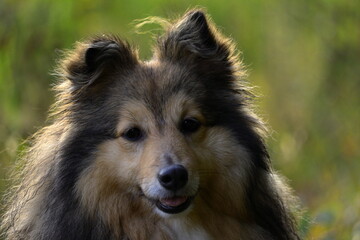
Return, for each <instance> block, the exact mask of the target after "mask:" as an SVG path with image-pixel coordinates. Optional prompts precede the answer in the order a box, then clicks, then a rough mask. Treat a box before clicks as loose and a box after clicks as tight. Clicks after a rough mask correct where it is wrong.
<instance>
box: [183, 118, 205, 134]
mask: <svg viewBox="0 0 360 240" xmlns="http://www.w3.org/2000/svg"><path fill="white" fill-rule="evenodd" d="M200 125H201V123H200V122H199V120H197V119H196V118H185V119H184V120H183V121H182V123H181V126H180V130H181V131H182V132H183V133H193V132H196V131H197V130H198V129H199V128H200Z"/></svg>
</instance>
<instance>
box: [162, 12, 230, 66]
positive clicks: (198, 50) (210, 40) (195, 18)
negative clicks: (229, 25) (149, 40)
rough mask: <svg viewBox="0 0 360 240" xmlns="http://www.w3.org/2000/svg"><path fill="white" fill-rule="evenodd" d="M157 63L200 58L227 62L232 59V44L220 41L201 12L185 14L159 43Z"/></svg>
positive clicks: (223, 39) (223, 38)
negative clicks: (166, 60) (158, 61)
mask: <svg viewBox="0 0 360 240" xmlns="http://www.w3.org/2000/svg"><path fill="white" fill-rule="evenodd" d="M158 46H159V49H158V51H157V53H156V54H157V57H158V58H159V59H170V60H180V59H183V58H187V59H188V58H193V59H194V58H195V59H196V58H202V59H213V60H217V61H227V60H229V58H230V57H231V56H232V55H233V49H234V48H233V46H232V44H231V41H230V40H229V39H227V38H225V37H223V36H222V35H221V34H220V33H219V32H218V31H217V29H216V28H215V26H214V25H213V24H212V23H211V21H209V19H208V18H207V17H206V15H205V13H204V12H202V11H201V10H192V11H189V12H188V13H186V14H185V15H184V16H183V17H182V18H181V19H180V20H179V21H178V22H176V23H175V24H174V25H172V27H170V28H169V29H168V31H167V32H166V34H165V35H164V36H162V37H161V38H160V39H159V41H158Z"/></svg>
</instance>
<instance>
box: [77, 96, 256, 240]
mask: <svg viewBox="0 0 360 240" xmlns="http://www.w3.org/2000/svg"><path fill="white" fill-rule="evenodd" d="M165 109H166V110H165V111H166V112H165V114H164V115H165V116H166V119H165V122H166V123H168V124H167V125H166V126H163V127H164V129H163V130H162V131H160V129H158V127H157V126H156V123H155V120H154V116H153V115H152V113H151V112H149V111H148V110H147V108H146V106H144V104H143V103H141V102H140V101H137V102H135V101H133V102H128V103H127V104H126V105H125V106H124V107H123V108H122V110H121V112H120V113H119V114H120V115H121V118H120V119H121V121H120V122H119V124H118V127H117V132H118V135H119V136H120V135H121V134H122V132H123V131H125V129H126V128H127V127H129V126H133V125H135V126H139V127H141V128H142V129H144V130H145V131H146V134H147V140H145V142H144V143H141V144H137V143H131V142H128V141H126V140H125V139H123V138H120V137H119V138H117V139H115V140H110V141H107V142H105V143H103V144H102V145H101V146H99V148H98V153H97V158H96V161H95V164H93V165H91V166H90V167H89V168H88V169H87V170H86V171H85V172H84V173H83V174H82V175H81V177H80V178H79V181H78V182H77V191H78V194H79V196H80V197H81V200H82V203H83V206H84V209H90V210H92V211H94V212H91V213H90V214H96V212H99V213H100V215H102V216H105V218H106V219H104V220H105V221H106V222H107V223H108V224H109V225H111V226H113V228H114V230H117V231H119V228H118V226H119V225H120V222H119V221H121V219H126V221H124V222H125V223H126V225H125V226H124V228H126V226H127V225H129V228H128V229H127V231H126V232H127V234H130V235H131V236H133V238H131V239H145V237H144V236H150V235H152V234H155V233H154V232H157V231H159V232H161V231H162V230H161V229H169V228H170V230H167V231H170V232H171V231H173V230H171V228H172V226H171V222H172V220H167V219H163V220H160V219H159V217H158V216H157V215H156V214H155V213H154V212H153V209H152V208H153V206H152V205H151V204H150V203H149V202H148V200H147V199H146V198H144V197H141V196H140V195H141V193H140V192H139V187H142V186H144V188H146V186H147V184H149V183H153V182H155V181H156V174H157V172H158V171H159V168H160V166H162V165H163V163H162V162H161V155H162V154H164V153H171V154H173V155H174V156H176V159H178V161H179V163H181V164H183V165H184V166H186V167H187V168H188V170H189V172H190V174H192V175H196V176H198V177H200V187H199V192H198V196H197V197H196V200H195V202H194V206H193V208H192V211H191V213H190V215H189V216H188V217H186V219H187V220H185V219H184V220H180V221H184V222H188V223H187V224H188V225H189V227H191V225H192V224H191V223H194V224H195V225H198V226H201V228H204V229H205V230H206V232H207V233H211V235H212V236H213V239H218V238H217V237H214V236H217V233H218V232H219V229H217V228H218V227H220V226H221V229H222V230H221V231H220V232H221V233H222V236H227V239H238V236H239V235H241V234H240V233H241V232H242V231H243V229H246V227H244V226H243V224H241V221H247V220H248V219H247V218H248V217H247V215H246V211H245V209H244V206H243V205H242V201H241V199H242V198H243V194H244V193H243V191H242V190H243V189H244V186H245V185H246V184H247V183H246V182H243V181H244V180H245V179H247V176H246V174H247V171H248V168H249V167H250V166H249V165H250V164H251V163H250V162H249V156H248V155H247V153H246V151H245V150H244V149H242V147H239V145H237V144H235V142H236V141H234V139H233V136H232V135H231V133H230V132H228V131H227V130H225V129H223V128H220V127H216V128H211V129H207V128H206V127H204V126H203V127H202V128H201V130H199V132H197V133H196V134H194V136H191V137H189V138H188V139H184V138H183V136H181V135H179V134H180V133H179V132H178V130H177V123H178V122H179V121H180V120H181V119H183V118H184V117H187V116H192V117H197V118H198V119H199V120H200V121H203V117H202V116H201V114H200V111H199V109H198V107H197V106H196V104H194V103H193V102H192V100H191V99H189V98H188V97H187V96H186V95H185V94H178V95H175V96H173V97H172V98H171V99H169V101H168V102H167V104H166V107H165ZM239 159H240V161H242V162H243V163H242V164H241V165H238V164H237V162H238V160H239ZM234 185H236V187H233V186H234ZM119 216H120V218H119ZM239 216H240V217H239ZM140 219H141V220H140ZM155 219H156V220H157V221H158V222H159V223H158V224H157V225H156V226H153V223H152V222H154V221H155ZM162 225H163V226H162ZM224 229H228V230H226V231H224ZM236 229H238V230H236ZM117 234H118V235H119V236H120V235H121V232H118V233H117ZM177 234H180V233H177ZM224 234H225V235H224ZM235 236H236V237H235ZM168 237H169V238H170V236H168ZM219 237H220V236H219Z"/></svg>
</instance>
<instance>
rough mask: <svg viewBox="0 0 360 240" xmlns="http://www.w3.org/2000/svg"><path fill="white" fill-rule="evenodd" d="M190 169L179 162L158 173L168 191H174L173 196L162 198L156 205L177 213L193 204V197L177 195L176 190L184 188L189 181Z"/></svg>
mask: <svg viewBox="0 0 360 240" xmlns="http://www.w3.org/2000/svg"><path fill="white" fill-rule="evenodd" d="M188 177H189V174H188V171H187V170H186V168H185V167H184V166H182V165H179V164H174V165H170V166H167V167H164V168H162V169H161V170H160V171H159V173H158V176H157V178H158V181H159V183H160V185H161V186H162V187H163V188H165V189H166V190H168V191H171V192H174V196H173V197H166V198H160V199H159V200H158V201H157V202H156V207H157V208H158V209H159V210H161V211H163V212H165V213H169V214H176V213H180V212H183V211H185V210H186V209H187V208H188V207H189V206H190V204H191V202H192V199H193V197H189V196H177V195H176V194H175V193H176V191H178V190H180V189H182V188H183V187H185V186H186V184H187V183H188Z"/></svg>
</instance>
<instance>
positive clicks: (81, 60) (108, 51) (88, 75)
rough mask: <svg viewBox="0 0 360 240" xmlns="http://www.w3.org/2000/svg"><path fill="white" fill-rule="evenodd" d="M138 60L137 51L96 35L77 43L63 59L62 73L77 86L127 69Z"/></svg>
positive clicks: (85, 85)
mask: <svg viewBox="0 0 360 240" xmlns="http://www.w3.org/2000/svg"><path fill="white" fill-rule="evenodd" d="M136 63H137V55H136V52H135V51H133V50H132V49H131V48H130V46H129V45H128V44H127V43H125V42H123V41H121V40H119V39H118V38H116V37H106V36H103V37H98V38H95V39H93V40H91V41H88V42H85V43H78V44H77V47H76V49H75V50H74V51H72V52H70V53H69V54H68V55H67V57H66V58H65V60H64V61H63V62H62V64H61V66H60V68H61V72H62V75H64V76H65V77H66V78H68V79H69V80H70V81H71V82H72V84H73V86H75V87H76V88H83V87H89V86H92V85H95V84H96V83H99V82H101V79H103V78H104V76H106V75H111V74H113V73H115V72H116V73H117V72H121V71H126V70H127V69H129V68H131V67H132V66H134V65H135V64H136Z"/></svg>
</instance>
